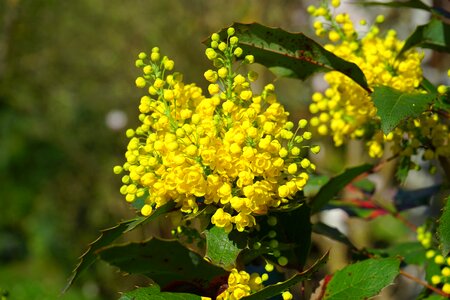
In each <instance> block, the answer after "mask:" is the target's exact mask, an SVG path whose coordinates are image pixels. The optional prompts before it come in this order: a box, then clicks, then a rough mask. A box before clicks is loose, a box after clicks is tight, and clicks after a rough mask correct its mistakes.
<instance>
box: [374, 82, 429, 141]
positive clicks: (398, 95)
mask: <svg viewBox="0 0 450 300" xmlns="http://www.w3.org/2000/svg"><path fill="white" fill-rule="evenodd" d="M435 97H436V95H434V94H421V93H416V94H408V93H404V92H401V91H399V90H396V89H393V88H391V87H388V86H379V87H376V88H375V90H374V92H373V94H372V99H373V103H374V104H375V107H376V108H377V115H378V116H379V117H380V119H381V129H382V130H383V132H384V133H385V134H388V133H389V132H391V131H392V130H393V129H394V128H395V127H396V126H397V125H398V124H399V123H400V122H401V121H402V120H404V119H406V118H415V117H417V116H419V115H420V114H421V113H422V112H424V111H425V110H426V109H427V108H428V107H429V105H430V103H431V102H432V101H433V100H434V99H435Z"/></svg>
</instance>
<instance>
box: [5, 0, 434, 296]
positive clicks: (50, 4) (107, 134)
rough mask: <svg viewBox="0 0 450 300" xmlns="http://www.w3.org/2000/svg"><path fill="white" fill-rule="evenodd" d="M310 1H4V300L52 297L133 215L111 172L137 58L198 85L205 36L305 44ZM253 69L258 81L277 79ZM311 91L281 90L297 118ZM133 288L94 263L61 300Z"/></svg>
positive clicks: (330, 166)
mask: <svg viewBox="0 0 450 300" xmlns="http://www.w3.org/2000/svg"><path fill="white" fill-rule="evenodd" d="M317 2H318V1H294V0H279V1H271V0H209V1H201V0H190V1H175V0H127V1H123V0H77V1H66V0H0V204H1V206H0V295H1V293H3V292H5V291H8V293H9V298H8V299H11V300H13V299H14V300H16V299H17V300H20V299H57V297H58V296H59V295H60V292H61V290H62V289H63V288H64V286H65V283H66V280H67V278H68V277H69V276H70V273H71V270H72V269H73V268H74V266H75V264H76V263H77V257H78V256H80V255H81V254H82V253H83V251H84V250H85V249H86V245H87V244H88V243H89V242H90V241H92V240H94V239H95V238H96V237H97V236H98V232H99V230H100V229H103V228H107V227H110V226H113V225H114V224H116V223H117V222H118V221H120V220H122V219H127V218H131V217H133V216H134V212H133V210H132V209H131V208H130V207H129V206H128V205H127V204H126V203H125V201H124V200H123V199H122V196H121V195H120V194H119V192H118V190H119V187H120V178H119V177H118V176H114V174H113V173H112V166H114V165H116V164H121V163H122V161H123V153H124V149H125V147H126V138H125V135H124V132H125V129H126V128H127V127H134V126H135V125H136V124H137V115H138V112H137V105H138V101H139V98H140V96H141V92H142V91H140V90H138V89H136V88H135V86H134V79H135V78H136V77H137V76H138V75H139V70H138V69H137V68H136V67H135V66H134V61H135V59H136V57H137V54H138V53H139V52H141V51H147V52H148V51H150V49H151V48H152V47H153V46H159V47H160V49H161V51H162V52H163V53H164V54H165V55H168V56H169V57H171V58H172V59H174V60H175V63H176V69H177V70H178V71H180V72H182V73H184V78H185V81H186V82H197V83H198V84H199V85H200V86H203V87H205V86H206V82H205V80H204V79H203V72H204V71H205V70H206V69H208V68H209V67H210V64H209V61H208V60H207V59H206V58H205V57H204V55H203V53H204V49H205V47H204V45H202V43H201V41H202V40H204V39H205V38H206V37H207V36H208V35H209V34H211V33H212V32H215V31H218V30H219V29H221V28H223V27H226V26H229V25H230V24H232V23H233V22H235V21H236V22H260V23H263V24H265V25H268V26H278V27H283V28H284V29H287V30H289V31H302V32H305V33H306V34H308V35H310V36H312V33H311V29H310V28H311V25H310V24H311V20H310V18H309V17H308V16H307V14H306V7H307V6H308V5H309V4H311V3H314V4H317ZM343 2H345V1H343ZM345 9H352V10H353V9H356V11H357V13H358V14H363V15H364V16H365V17H368V20H369V21H370V18H372V19H373V18H374V17H375V16H376V14H378V13H380V12H384V13H388V19H387V20H388V22H387V23H388V25H389V23H390V24H395V27H399V26H400V29H401V30H403V32H402V31H400V33H401V37H402V38H406V37H407V33H408V32H409V31H408V30H410V29H411V26H412V25H411V22H410V21H411V20H412V19H416V20H417V15H412V13H410V12H407V13H406V12H405V14H402V15H401V16H400V15H399V14H398V13H397V12H392V11H389V10H386V9H381V8H371V9H370V11H369V10H362V9H361V8H355V7H351V6H346V8H345ZM418 15H419V16H420V18H422V19H423V20H425V21H426V17H427V16H426V15H424V14H420V13H419V14H418ZM414 16H415V17H414ZM420 18H419V20H422V19H420ZM425 21H423V23H425ZM402 24H403V25H402ZM388 25H386V26H388ZM402 26H403V27H402ZM258 70H259V71H260V72H261V73H262V74H261V77H262V81H266V82H268V81H273V80H274V77H273V76H271V75H270V74H268V73H265V72H264V71H263V70H262V68H259V69H258ZM436 76H438V75H436ZM318 82H319V83H316V82H315V79H310V80H307V81H306V82H300V81H297V80H289V79H280V80H278V81H277V89H278V91H279V93H280V101H281V102H283V103H284V104H286V105H287V107H288V109H289V110H290V111H291V112H292V116H293V118H298V117H300V116H303V117H306V116H307V113H308V112H307V103H308V101H309V97H310V95H311V93H312V88H311V87H312V86H313V85H314V84H318V85H320V80H318ZM345 153H346V152H345V149H340V150H338V151H333V152H327V158H326V159H327V163H326V164H325V165H324V168H325V170H326V171H328V172H330V173H333V172H337V171H339V170H341V169H342V167H343V165H344V164H346V163H347V162H348V160H346V159H345V157H348V156H346V154H345ZM342 158H344V159H342ZM355 163H357V162H355ZM137 282H142V279H141V278H132V279H130V280H128V279H127V280H123V275H122V274H119V273H118V272H117V271H116V269H114V268H112V267H110V266H108V265H106V264H104V263H97V264H96V265H95V266H94V267H92V268H91V269H90V270H89V271H88V272H85V273H84V274H83V275H82V276H81V277H80V279H79V280H78V281H77V282H76V283H75V285H74V286H73V287H72V288H71V289H70V290H69V291H68V292H67V293H65V294H64V295H62V297H61V299H116V298H117V297H118V291H123V290H128V289H131V288H132V287H133V285H134V284H136V283H137Z"/></svg>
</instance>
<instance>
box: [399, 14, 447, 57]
mask: <svg viewBox="0 0 450 300" xmlns="http://www.w3.org/2000/svg"><path fill="white" fill-rule="evenodd" d="M413 47H422V48H429V49H433V50H437V51H441V52H447V53H449V52H450V25H449V24H446V23H444V22H443V21H441V20H438V19H434V18H433V19H431V21H430V22H429V23H428V24H425V25H422V26H417V28H416V30H415V31H414V32H413V33H412V34H411V36H410V37H408V39H407V40H406V41H405V44H404V45H403V48H402V50H401V51H400V53H399V54H398V55H401V54H403V53H405V52H406V51H407V50H409V49H411V48H413Z"/></svg>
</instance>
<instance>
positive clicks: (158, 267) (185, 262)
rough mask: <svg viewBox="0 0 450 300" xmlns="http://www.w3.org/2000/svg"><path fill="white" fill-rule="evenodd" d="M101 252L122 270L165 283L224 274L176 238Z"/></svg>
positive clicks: (204, 279)
mask: <svg viewBox="0 0 450 300" xmlns="http://www.w3.org/2000/svg"><path fill="white" fill-rule="evenodd" d="M98 254H99V255H100V258H101V259H102V260H104V261H106V262H108V263H110V264H111V265H114V266H116V267H118V268H119V269H121V270H122V271H124V272H127V273H133V274H143V275H145V276H148V277H149V278H151V279H152V280H153V281H155V282H156V283H157V284H159V285H162V286H164V285H167V284H168V283H170V282H172V281H198V282H209V281H210V280H211V279H212V278H214V277H215V276H218V275H221V274H223V273H224V271H223V270H222V269H220V268H218V267H215V266H213V265H211V264H209V263H207V262H206V261H205V260H203V259H202V258H201V257H200V256H199V255H197V254H196V253H194V252H191V251H189V250H188V249H186V248H185V247H183V246H182V245H181V244H180V243H178V242H177V241H162V240H158V239H155V238H154V239H151V240H150V241H147V242H144V243H131V244H125V245H114V246H111V247H107V248H103V249H101V250H100V251H99V253H98Z"/></svg>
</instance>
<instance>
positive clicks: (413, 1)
mask: <svg viewBox="0 0 450 300" xmlns="http://www.w3.org/2000/svg"><path fill="white" fill-rule="evenodd" d="M356 4H360V5H363V6H376V5H382V6H390V7H409V8H417V9H423V10H427V11H431V10H432V7H430V6H428V5H426V4H425V3H423V2H422V1H420V0H408V1H391V2H376V1H361V2H357V3H356Z"/></svg>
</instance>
